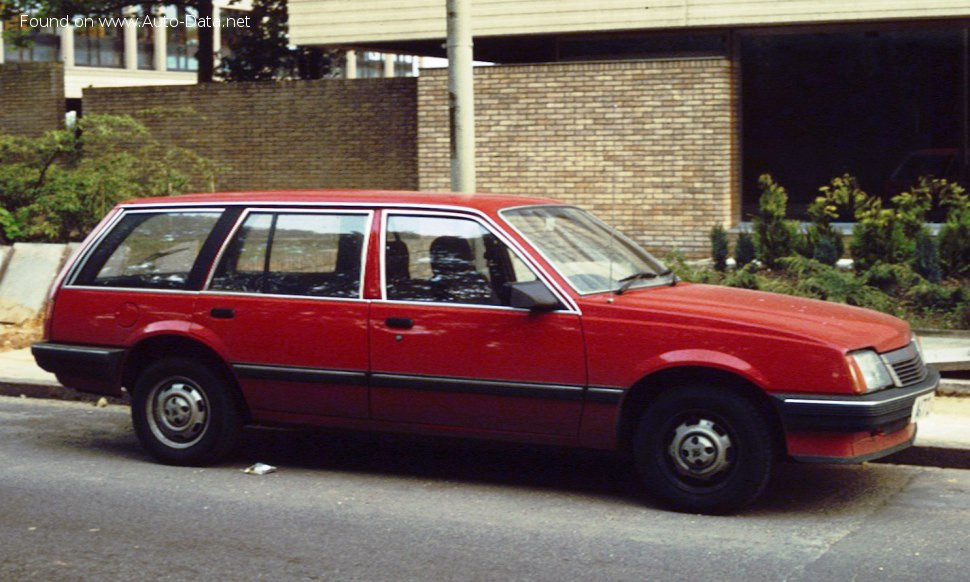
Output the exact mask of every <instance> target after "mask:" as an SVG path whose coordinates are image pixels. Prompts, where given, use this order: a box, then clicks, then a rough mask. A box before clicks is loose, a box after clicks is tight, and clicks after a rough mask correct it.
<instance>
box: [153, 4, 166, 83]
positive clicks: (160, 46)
mask: <svg viewBox="0 0 970 582" xmlns="http://www.w3.org/2000/svg"><path fill="white" fill-rule="evenodd" d="M164 14H165V8H164V7H162V6H158V7H157V8H156V9H155V15H156V16H163V15H164ZM152 34H153V35H154V36H153V38H152V40H153V41H154V42H153V44H154V45H155V54H154V55H152V64H153V65H154V69H155V70H156V71H165V70H167V69H168V65H167V64H166V62H167V60H168V39H167V38H166V37H165V27H164V26H155V28H153V29H152Z"/></svg>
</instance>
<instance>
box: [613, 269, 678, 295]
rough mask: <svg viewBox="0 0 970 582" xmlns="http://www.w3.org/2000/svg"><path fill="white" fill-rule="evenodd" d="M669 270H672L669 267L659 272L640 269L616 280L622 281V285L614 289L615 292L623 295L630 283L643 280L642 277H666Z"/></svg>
mask: <svg viewBox="0 0 970 582" xmlns="http://www.w3.org/2000/svg"><path fill="white" fill-rule="evenodd" d="M671 272H672V271H671V270H670V269H664V270H663V271H662V272H660V273H654V272H653V271H640V272H639V273H634V274H632V275H628V276H626V277H623V278H622V279H620V280H619V281H617V282H618V283H622V285H620V288H619V289H617V290H616V294H617V295H623V293H624V292H625V291H626V290H627V289H629V288H630V285H633V284H634V283H636V282H637V281H643V280H644V279H656V278H657V277H666V276H667V275H669V274H670V273H671Z"/></svg>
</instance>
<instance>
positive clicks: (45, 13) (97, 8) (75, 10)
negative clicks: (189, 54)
mask: <svg viewBox="0 0 970 582" xmlns="http://www.w3.org/2000/svg"><path fill="white" fill-rule="evenodd" d="M156 4H166V5H173V6H179V7H182V8H194V9H195V10H196V11H197V13H198V19H199V23H200V24H204V26H199V27H198V32H199V50H198V52H197V53H196V59H197V60H198V62H199V71H198V81H199V82H200V83H211V82H212V77H213V72H214V65H215V44H214V41H215V37H214V36H213V30H214V28H213V25H214V23H213V22H212V15H213V12H214V10H213V6H212V0H165V1H164V2H157V3H156V2H133V1H132V0H2V3H0V18H2V19H3V20H5V21H6V20H10V19H16V18H18V17H19V15H21V14H31V15H33V16H37V17H42V18H46V17H51V18H63V17H65V16H66V17H72V16H78V15H84V16H117V15H118V13H120V12H121V10H122V9H124V8H126V7H128V6H143V7H144V8H145V14H151V7H152V6H155V5H156Z"/></svg>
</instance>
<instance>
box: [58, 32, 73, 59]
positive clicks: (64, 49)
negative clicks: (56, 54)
mask: <svg viewBox="0 0 970 582" xmlns="http://www.w3.org/2000/svg"><path fill="white" fill-rule="evenodd" d="M57 33H58V34H59V35H60V37H61V62H62V63H64V66H65V67H73V66H74V27H73V26H65V27H63V28H58V29H57Z"/></svg>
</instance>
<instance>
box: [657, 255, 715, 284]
mask: <svg viewBox="0 0 970 582" xmlns="http://www.w3.org/2000/svg"><path fill="white" fill-rule="evenodd" d="M663 260H664V263H665V264H666V265H667V267H668V268H670V270H671V271H673V272H674V274H675V275H677V278H679V279H680V280H682V281H687V282H690V283H711V284H718V283H720V282H721V274H720V273H718V272H717V271H712V270H710V269H705V268H703V267H699V266H694V265H690V264H688V263H687V259H685V258H684V255H683V254H681V253H680V252H678V251H676V250H672V251H670V252H669V253H667V254H666V255H664V258H663Z"/></svg>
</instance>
